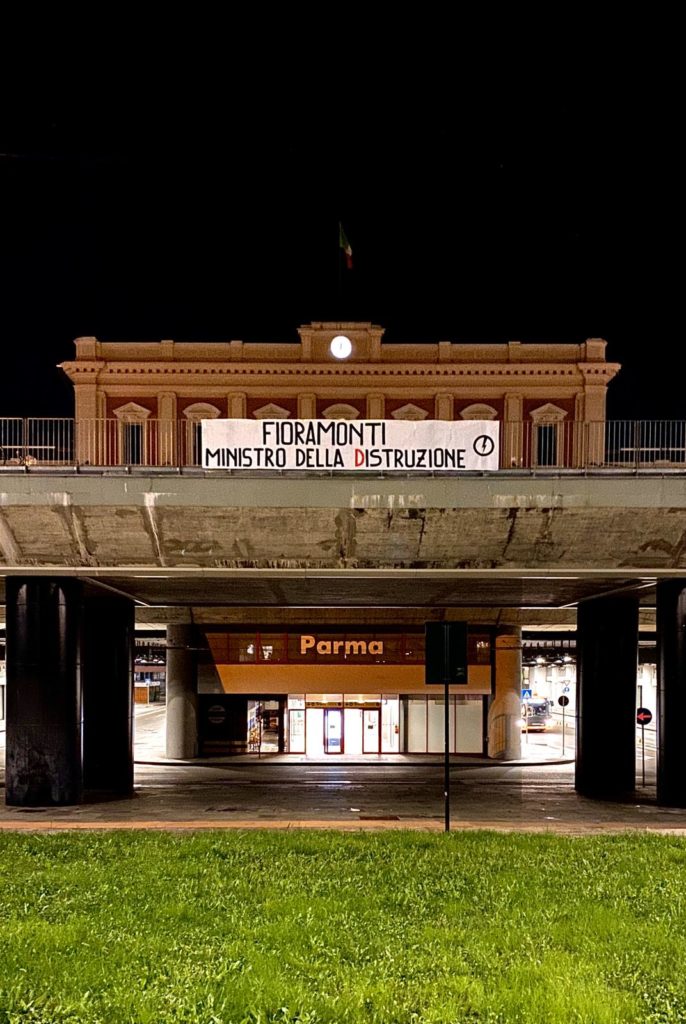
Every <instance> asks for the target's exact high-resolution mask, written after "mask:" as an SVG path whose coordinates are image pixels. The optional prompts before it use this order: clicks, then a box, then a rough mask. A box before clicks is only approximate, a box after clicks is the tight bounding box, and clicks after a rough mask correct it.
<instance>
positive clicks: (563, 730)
mask: <svg viewBox="0 0 686 1024" xmlns="http://www.w3.org/2000/svg"><path fill="white" fill-rule="evenodd" d="M562 756H563V757H564V756H565V706H564V704H563V705H562Z"/></svg>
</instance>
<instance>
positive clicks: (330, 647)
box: [300, 633, 383, 658]
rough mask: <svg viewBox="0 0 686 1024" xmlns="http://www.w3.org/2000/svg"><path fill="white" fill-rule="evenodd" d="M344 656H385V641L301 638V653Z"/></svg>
mask: <svg viewBox="0 0 686 1024" xmlns="http://www.w3.org/2000/svg"><path fill="white" fill-rule="evenodd" d="M311 651H316V653H317V654H342V655H343V657H344V658H349V657H351V656H353V657H354V656H355V655H356V654H357V655H360V654H383V640H317V638H316V636H312V635H311V634H307V633H304V634H303V635H302V636H301V637H300V653H301V654H309V653H310V652H311Z"/></svg>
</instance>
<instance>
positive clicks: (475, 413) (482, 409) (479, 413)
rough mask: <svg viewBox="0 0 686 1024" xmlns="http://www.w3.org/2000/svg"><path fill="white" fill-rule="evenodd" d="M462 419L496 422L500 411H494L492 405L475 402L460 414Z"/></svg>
mask: <svg viewBox="0 0 686 1024" xmlns="http://www.w3.org/2000/svg"><path fill="white" fill-rule="evenodd" d="M460 418H461V419H463V420H495V419H497V418H498V410H497V409H494V408H493V406H492V405H486V403H485V402H474V403H473V404H472V405H468V406H466V407H465V408H464V409H463V410H462V411H461V412H460Z"/></svg>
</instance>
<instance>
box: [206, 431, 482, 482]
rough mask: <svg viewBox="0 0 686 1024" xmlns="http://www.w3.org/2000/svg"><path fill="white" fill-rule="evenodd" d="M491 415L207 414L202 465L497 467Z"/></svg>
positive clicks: (357, 469) (382, 469) (356, 468)
mask: <svg viewBox="0 0 686 1024" xmlns="http://www.w3.org/2000/svg"><path fill="white" fill-rule="evenodd" d="M499 440H500V424H499V423H498V422H496V421H493V420H457V421H454V422H452V421H447V420H421V421H417V420H245V419H240V420H239V419H236V420H203V421H202V467H203V469H251V470H254V469H271V470H275V469H276V470H288V469H298V470H310V469H315V470H316V469H318V470H329V471H332V472H336V471H339V472H341V471H343V472H346V473H350V472H365V471H368V472H369V471H371V472H377V473H378V472H393V471H396V472H402V473H407V472H413V471H418V472H429V473H431V472H436V471H439V472H446V471H448V472H459V471H465V470H469V471H472V472H474V471H477V472H478V471H480V470H482V471H492V470H496V469H498V468H499V456H500V452H499Z"/></svg>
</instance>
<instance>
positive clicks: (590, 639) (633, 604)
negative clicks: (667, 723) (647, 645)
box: [575, 597, 638, 800]
mask: <svg viewBox="0 0 686 1024" xmlns="http://www.w3.org/2000/svg"><path fill="white" fill-rule="evenodd" d="M637 667H638V599H637V598H634V597H599V598H594V599H593V600H589V601H582V602H581V603H580V604H579V609H578V612H577V667H576V674H577V725H576V780H575V785H576V788H577V790H578V792H579V793H583V794H584V795H585V796H592V797H598V798H599V799H609V800H612V799H621V798H623V797H627V796H629V795H630V794H631V793H633V792H634V790H635V788H636V673H637Z"/></svg>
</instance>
